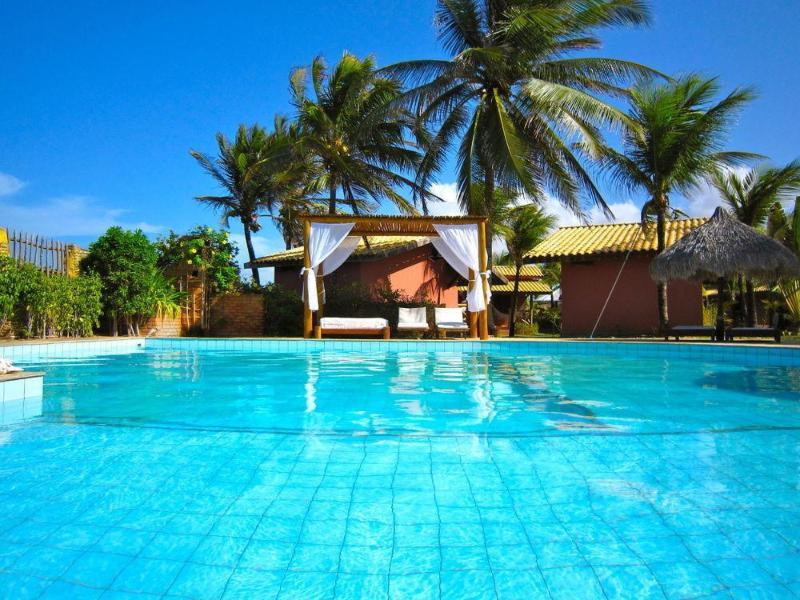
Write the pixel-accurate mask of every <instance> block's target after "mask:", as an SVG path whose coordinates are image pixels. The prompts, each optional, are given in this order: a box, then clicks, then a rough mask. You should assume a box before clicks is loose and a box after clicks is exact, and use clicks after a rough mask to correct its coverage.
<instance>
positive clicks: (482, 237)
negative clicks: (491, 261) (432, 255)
mask: <svg viewBox="0 0 800 600" xmlns="http://www.w3.org/2000/svg"><path fill="white" fill-rule="evenodd" d="M486 259H487V256H486V220H483V221H481V222H480V223H478V262H479V264H480V269H481V272H480V276H479V277H478V282H479V283H480V286H481V290H482V291H483V300H484V303H485V304H486V309H485V310H484V311H483V312H482V313H481V316H480V318H479V324H480V337H481V339H482V340H488V339H489V285H490V284H489V281H488V279H489V278H488V277H484V276H483V273H485V272H486V268H487V266H486V262H487V260H486Z"/></svg>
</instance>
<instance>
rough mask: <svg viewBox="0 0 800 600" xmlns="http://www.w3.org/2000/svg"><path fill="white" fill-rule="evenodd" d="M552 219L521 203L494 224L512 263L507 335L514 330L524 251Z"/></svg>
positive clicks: (551, 224)
mask: <svg viewBox="0 0 800 600" xmlns="http://www.w3.org/2000/svg"><path fill="white" fill-rule="evenodd" d="M555 224H556V219H555V217H553V216H552V215H548V214H547V213H545V212H544V210H542V208H541V207H539V206H536V205H534V204H523V205H521V206H516V207H514V208H512V209H511V210H510V211H509V214H508V216H507V218H506V220H505V221H504V222H503V223H502V225H499V226H498V230H499V231H500V232H501V233H502V235H503V238H504V239H505V242H506V248H507V249H508V255H509V257H510V259H511V261H512V262H513V264H514V269H515V274H514V290H513V291H512V293H511V310H510V313H509V328H508V335H509V337H514V334H515V331H516V327H515V325H516V323H515V321H516V313H517V299H518V297H519V279H520V273H521V272H522V267H523V265H524V264H525V255H526V254H528V252H530V251H531V250H533V248H534V247H535V246H536V245H537V244H539V243H540V242H541V241H542V240H543V239H544V238H545V237H546V236H547V234H548V233H549V232H550V230H551V229H552V228H553V227H554V226H555Z"/></svg>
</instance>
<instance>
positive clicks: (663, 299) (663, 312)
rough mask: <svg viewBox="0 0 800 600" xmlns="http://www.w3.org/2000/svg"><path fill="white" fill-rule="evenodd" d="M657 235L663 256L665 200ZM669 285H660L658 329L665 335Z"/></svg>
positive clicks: (658, 216)
mask: <svg viewBox="0 0 800 600" xmlns="http://www.w3.org/2000/svg"><path fill="white" fill-rule="evenodd" d="M656 235H657V238H658V253H659V254H661V253H662V252H663V251H664V249H665V248H666V247H667V205H666V200H665V199H660V201H659V202H658V212H657V215H656ZM667 292H668V289H667V284H666V283H659V284H658V327H659V330H660V331H659V333H660V334H662V335H663V334H664V333H665V332H666V331H667V328H668V327H669V307H668V305H667Z"/></svg>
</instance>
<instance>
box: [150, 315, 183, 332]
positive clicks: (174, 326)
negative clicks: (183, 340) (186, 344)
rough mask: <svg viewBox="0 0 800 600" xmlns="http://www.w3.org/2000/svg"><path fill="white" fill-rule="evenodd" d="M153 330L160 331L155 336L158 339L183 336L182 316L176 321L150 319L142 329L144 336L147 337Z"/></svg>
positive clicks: (175, 319)
mask: <svg viewBox="0 0 800 600" xmlns="http://www.w3.org/2000/svg"><path fill="white" fill-rule="evenodd" d="M153 329H157V330H158V331H157V332H156V334H155V335H156V336H158V337H180V336H181V334H182V331H181V315H178V316H177V317H175V318H174V319H173V318H169V317H165V318H163V319H159V318H157V317H153V318H151V319H149V320H148V321H147V323H145V325H144V327H142V329H141V332H142V335H147V334H148V333H150V331H151V330H153Z"/></svg>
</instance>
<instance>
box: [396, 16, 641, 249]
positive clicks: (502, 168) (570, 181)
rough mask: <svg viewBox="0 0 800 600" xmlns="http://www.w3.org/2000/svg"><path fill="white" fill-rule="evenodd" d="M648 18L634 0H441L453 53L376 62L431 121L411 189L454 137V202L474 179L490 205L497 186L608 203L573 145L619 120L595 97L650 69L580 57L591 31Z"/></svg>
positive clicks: (426, 178) (444, 34) (467, 196)
mask: <svg viewBox="0 0 800 600" xmlns="http://www.w3.org/2000/svg"><path fill="white" fill-rule="evenodd" d="M648 19H649V16H648V10H647V8H646V5H645V3H644V2H643V1H642V0H592V1H585V0H584V1H577V0H527V1H512V0H439V2H438V9H437V12H436V20H435V23H436V27H437V31H438V36H439V39H440V41H441V42H442V44H443V45H444V47H445V50H446V51H447V52H449V53H450V54H451V58H450V60H414V61H408V62H403V63H398V64H395V65H392V66H390V67H387V68H385V69H384V70H383V72H384V73H387V74H390V75H392V76H396V77H399V78H400V79H401V80H402V81H403V82H404V83H406V84H408V85H411V86H413V87H412V89H411V90H409V91H407V92H406V93H405V94H404V95H403V96H402V98H401V101H402V103H403V104H404V106H406V107H408V109H409V110H411V111H412V112H414V113H418V114H420V116H421V120H422V121H423V122H424V123H426V124H435V125H438V131H437V133H436V134H435V135H434V136H432V137H431V138H430V139H429V140H427V144H426V150H427V151H426V154H425V156H424V158H423V160H422V162H421V163H420V168H419V170H418V174H417V179H416V182H417V186H418V187H419V188H427V187H428V186H429V184H430V182H431V180H432V177H433V175H434V174H435V173H437V172H438V171H439V170H440V168H441V167H442V166H443V164H444V162H445V160H446V157H447V155H448V152H449V150H450V149H451V147H452V146H453V145H454V143H456V142H458V153H457V158H458V186H459V200H460V202H461V204H462V207H463V208H466V207H467V205H468V204H469V203H470V201H471V198H472V196H473V192H472V188H473V187H474V185H475V183H477V182H481V183H483V193H484V194H485V196H486V202H485V207H486V209H487V210H490V207H491V204H492V202H493V198H494V190H495V188H496V187H497V186H501V187H504V188H506V189H508V190H512V191H514V192H525V193H526V194H527V195H528V196H529V197H530V198H531V199H533V200H534V201H540V200H542V199H543V198H544V196H545V192H546V191H550V192H552V193H554V194H555V195H556V196H557V197H558V198H559V199H560V200H561V201H562V202H563V203H564V204H565V205H566V206H568V207H569V208H570V209H572V210H573V211H574V212H576V213H579V214H580V213H581V212H582V204H583V202H582V200H583V199H584V198H588V199H590V200H591V201H592V202H594V203H595V204H597V205H599V206H601V207H603V208H604V209H605V210H607V206H606V203H605V201H604V199H603V197H602V195H601V193H600V191H599V190H598V189H597V188H596V187H595V185H594V183H593V182H592V179H591V177H590V176H589V173H588V172H587V171H586V170H585V168H584V166H583V164H582V161H581V158H580V157H579V156H578V154H576V152H575V151H574V149H573V146H572V144H571V142H572V141H573V140H574V139H575V138H577V139H580V140H582V141H583V142H584V146H585V147H588V148H591V147H592V146H594V145H597V144H599V143H600V140H601V137H600V128H601V127H605V126H609V125H619V124H620V123H622V122H624V121H625V120H626V116H625V114H624V113H622V112H621V111H620V110H618V109H617V108H616V107H614V106H613V105H612V104H610V103H608V102H605V101H603V100H601V99H599V97H598V95H617V96H618V95H624V94H625V91H624V89H623V88H622V87H621V86H622V84H623V83H627V82H630V81H631V80H632V79H637V78H640V77H646V76H651V75H653V74H654V72H653V71H652V70H650V69H648V68H646V67H644V66H642V65H639V64H636V63H633V62H629V61H625V60H618V59H612V58H587V57H581V56H578V53H580V52H582V51H586V50H592V49H595V48H598V47H599V46H600V40H599V39H598V38H597V37H596V33H597V31H598V30H600V29H603V28H607V27H611V26H619V25H641V24H645V23H647V22H648ZM423 207H425V204H424V203H423ZM489 238H490V239H491V231H490V232H489Z"/></svg>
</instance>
